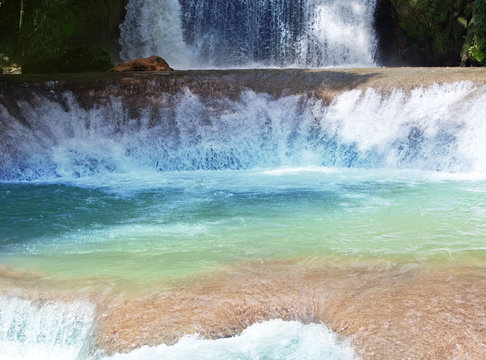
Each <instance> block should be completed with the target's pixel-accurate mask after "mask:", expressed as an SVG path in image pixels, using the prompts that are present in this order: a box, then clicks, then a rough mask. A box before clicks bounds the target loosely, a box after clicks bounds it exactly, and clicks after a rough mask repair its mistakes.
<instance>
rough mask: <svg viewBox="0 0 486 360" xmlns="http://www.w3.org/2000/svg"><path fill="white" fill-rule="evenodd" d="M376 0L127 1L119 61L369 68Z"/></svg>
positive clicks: (188, 65)
mask: <svg viewBox="0 0 486 360" xmlns="http://www.w3.org/2000/svg"><path fill="white" fill-rule="evenodd" d="M374 8H375V0H349V1H339V0H297V1H285V0H238V1H226V0H204V1H201V0H196V1H195V0H182V1H178V0H164V1H160V0H130V1H129V3H128V5H127V16H126V19H125V22H124V23H123V24H122V25H121V27H120V28H121V38H120V44H121V46H122V52H121V58H122V59H124V60H130V59H134V58H137V57H146V56H150V55H153V54H156V55H159V56H162V57H165V58H166V59H167V60H168V61H169V63H170V64H172V65H173V66H175V67H177V68H179V69H182V68H192V69H197V68H229V67H244V68H249V67H251V68H253V67H289V66H292V67H313V68H317V67H323V66H337V65H347V66H351V65H354V66H359V65H361V66H372V65H373V64H374V53H375V47H376V40H375V33H374V29H373V12H374Z"/></svg>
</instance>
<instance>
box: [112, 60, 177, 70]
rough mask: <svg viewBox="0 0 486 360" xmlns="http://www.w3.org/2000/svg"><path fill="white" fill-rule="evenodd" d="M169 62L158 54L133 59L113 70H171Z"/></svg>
mask: <svg viewBox="0 0 486 360" xmlns="http://www.w3.org/2000/svg"><path fill="white" fill-rule="evenodd" d="M173 70H174V69H172V68H171V67H170V66H169V64H167V62H166V61H165V60H164V59H162V58H161V57H160V56H150V57H148V58H139V59H135V60H132V61H129V62H126V63H123V64H120V65H117V66H115V67H114V68H113V71H118V72H125V71H173Z"/></svg>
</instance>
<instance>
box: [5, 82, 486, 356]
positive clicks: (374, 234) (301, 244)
mask: <svg viewBox="0 0 486 360" xmlns="http://www.w3.org/2000/svg"><path fill="white" fill-rule="evenodd" d="M264 75H265V74H264V73H263V75H262V76H263V77H264ZM262 81H264V79H263V80H262ZM154 84H155V83H154ZM154 84H151V83H150V84H147V87H148V88H150V86H155V85H154ZM51 85H52V84H46V86H47V87H51ZM52 86H54V85H52ZM150 89H151V88H150ZM24 90H25V89H24ZM51 90H52V89H51ZM19 91H20V90H19ZM25 91H26V92H25V93H22V94H23V95H22V96H25V99H24V98H22V96H20V95H19V97H20V98H19V99H13V100H11V101H10V102H9V103H6V105H5V106H4V105H2V104H0V115H1V116H0V125H1V126H2V132H1V133H0V210H1V211H0V275H1V276H2V277H0V280H1V281H3V280H5V279H6V282H7V283H8V284H9V285H10V286H9V287H8V288H5V289H1V290H2V294H1V295H4V297H1V298H0V350H2V349H4V350H3V352H4V353H7V354H8V356H9V357H7V358H8V359H16V360H17V359H29V358H31V357H32V354H38V355H39V358H44V359H75V358H76V359H91V358H92V357H93V356H94V355H93V354H95V353H96V352H97V350H100V349H97V348H96V344H95V343H93V342H92V336H94V335H93V334H95V333H96V322H97V320H99V318H97V316H103V315H100V314H97V313H96V307H97V305H99V304H92V303H89V302H88V301H87V299H86V298H84V297H83V292H82V291H83V290H80V291H81V293H78V292H76V291H77V290H79V289H87V288H88V289H89V291H92V292H96V291H98V292H101V293H103V294H104V293H107V292H109V291H112V290H113V291H114V293H117V291H118V290H120V289H121V290H123V291H124V290H127V289H128V290H130V289H134V288H137V287H138V288H142V289H143V290H144V291H146V292H150V291H155V289H160V288H161V284H163V285H164V286H165V284H164V282H167V283H168V284H174V283H176V284H178V285H180V286H182V287H183V286H184V284H186V286H190V285H189V284H191V282H190V280H194V279H199V278H198V276H201V275H205V274H217V273H218V270H222V269H228V268H231V267H232V266H233V268H235V269H238V264H242V263H243V264H245V263H250V264H251V263H253V262H260V263H265V262H266V261H272V260H277V261H281V260H283V261H284V262H286V263H290V264H292V262H296V261H303V262H304V263H309V264H317V266H319V265H323V264H333V263H334V262H337V261H339V260H343V259H344V260H345V262H346V264H345V266H348V269H349V268H352V267H353V266H354V265H357V266H360V265H362V264H364V265H365V266H366V264H369V263H372V262H373V261H375V260H378V261H381V262H385V263H390V264H394V263H401V264H403V263H405V264H429V265H430V264H434V265H435V264H437V263H440V264H454V266H457V267H461V266H462V265H468V266H474V265H475V264H479V265H481V266H483V267H484V264H485V260H486V245H485V241H484V239H485V238H486V225H485V221H484V219H486V176H485V174H486V162H485V157H484V154H486V146H485V144H486V143H485V142H484V138H485V137H486V122H485V121H484V116H485V114H486V105H485V104H486V87H484V86H479V87H477V86H475V85H474V84H473V83H469V82H461V83H454V84H444V85H434V86H431V87H429V88H425V89H414V90H411V91H398V90H397V91H392V92H381V90H379V89H367V90H352V91H348V92H344V93H342V94H341V95H338V96H336V98H335V99H334V100H333V101H331V103H330V104H329V103H327V102H325V101H322V100H321V99H319V98H317V97H313V96H311V95H308V94H307V95H288V96H287V95H282V96H281V97H279V98H276V97H274V96H272V95H269V94H262V93H257V92H254V91H250V90H245V89H242V90H241V91H240V93H239V95H238V94H236V95H235V96H234V97H231V98H230V97H225V96H220V97H215V98H213V97H211V96H210V94H206V95H204V96H203V95H198V94H193V93H191V91H189V90H188V89H185V90H183V91H182V92H180V93H177V94H176V93H162V94H160V93H158V92H157V89H156V88H153V89H151V93H153V98H150V99H149V100H150V101H148V102H146V103H145V104H146V108H141V109H138V108H136V106H135V105H136V104H132V105H131V106H134V108H131V107H128V108H125V107H124V106H125V102H124V99H121V98H116V97H113V98H105V99H104V100H103V101H104V102H99V103H95V102H93V104H92V106H91V107H90V106H88V105H87V104H86V103H89V101H86V99H83V95H82V94H81V95H80V98H79V99H78V98H77V97H76V94H74V93H72V92H64V93H56V92H55V91H54V90H52V91H45V92H43V91H41V90H39V91H38V93H37V92H36V91H37V90H35V89H34V90H32V91H33V93H30V92H29V91H30V90H25ZM132 95H133V94H130V93H127V94H126V97H127V99H128V98H130V97H131V96H132ZM26 99H28V100H29V101H27V100H26ZM32 99H35V101H34V100H32ZM0 100H2V101H3V100H4V99H3V98H2V99H0ZM12 109H14V110H15V111H13V110H12ZM385 271H386V267H385ZM25 278H26V279H28V280H29V281H26V282H23V280H24V279H25ZM32 279H33V280H32ZM16 280H19V282H18V283H17V282H16ZM40 280H47V281H40ZM50 280H52V281H50ZM185 280H187V281H185ZM40 283H42V285H41V284H40ZM12 284H13V285H12ZM59 284H62V286H65V284H68V286H70V287H71V288H72V289H74V291H73V292H72V293H74V294H75V299H74V300H76V301H75V302H73V299H72V298H69V299H68V300H66V299H65V298H62V296H60V297H59V299H57V298H55V296H56V295H55V294H56V291H57V290H58V289H57V288H56V286H60V287H62V286H61V285H59ZM17 286H18V287H19V288H18V289H16V287H17ZM42 286H47V287H49V286H51V287H53V288H52V289H48V290H52V291H51V294H54V295H51V296H54V298H55V299H52V300H46V299H45V298H44V297H42V296H40V295H39V296H37V295H36V294H37V293H36V291H40V290H39V289H37V287H39V288H42ZM164 286H162V287H164ZM22 287H26V289H23V288H22ZM164 288H166V287H164ZM63 289H65V287H64V288H63ZM22 290H25V293H22ZM42 290H45V289H44V288H42ZM250 290H251V289H250ZM89 291H88V292H89ZM123 291H120V292H119V293H117V294H121V293H123ZM19 292H20V293H21V295H22V296H24V297H27V299H25V298H22V297H17V295H18V293H19ZM47 292H49V291H47ZM250 292H251V291H250ZM25 294H27V295H25ZM71 296H72V294H71ZM101 298H102V297H101ZM101 298H100V299H101ZM66 301H67V302H66ZM97 301H98V300H97ZM99 301H103V300H99ZM51 305H52V306H51ZM72 314H74V315H72ZM73 316H74V317H73ZM254 326H256V328H254V327H253V326H252V327H250V328H248V333H244V334H242V335H241V337H235V338H232V340H228V341H226V339H219V340H216V341H215V342H211V341H208V340H204V339H201V338H198V337H189V338H184V339H182V340H181V342H180V343H178V344H177V345H175V346H174V347H167V346H165V345H161V346H158V347H154V348H142V349H138V350H135V351H134V352H132V353H130V354H127V355H116V354H115V355H114V356H115V358H120V359H125V358H130V359H137V358H149V359H151V358H154V359H159V358H165V357H168V358H175V359H178V358H184V356H186V355H185V354H187V352H191V351H200V352H201V354H202V355H201V356H203V355H204V356H206V355H207V356H206V357H207V358H211V356H213V358H214V357H216V358H219V357H223V358H225V357H226V358H229V357H231V356H233V355H234V357H236V358H238V357H241V358H245V356H254V357H261V358H269V359H272V358H280V357H283V358H289V359H292V358H299V356H300V357H301V358H306V356H307V355H308V356H307V357H308V358H321V357H324V358H326V359H327V358H328V359H334V358H336V359H348V358H353V357H354V355H353V351H352V350H350V348H349V346H348V345H347V343H342V342H341V340H340V339H338V338H337V337H335V336H334V334H333V333H330V331H329V330H328V329H327V328H326V327H325V326H324V325H322V324H319V325H316V326H314V325H305V326H304V325H302V324H298V323H290V324H289V323H285V324H281V323H264V324H263V325H261V327H259V326H260V325H258V324H257V325H254ZM282 328H285V329H286V331H285V333H282V332H281V329H282ZM46 329H47V330H48V331H47V330H46ZM73 329H74V330H76V331H75V332H73ZM255 329H256V330H255ZM303 333H305V334H307V335H305V336H301V334H303ZM248 334H249V335H248ZM265 334H267V335H265ZM268 334H269V335H268ZM326 334H327V335H326ZM328 335H329V336H328ZM262 339H263V340H262ZM148 340H151V339H148ZM148 340H147V339H143V341H146V342H147V341H148ZM260 340H262V341H261V342H259V341H260ZM254 343H257V344H258V346H257V347H256V348H255V347H254V348H252V347H251V346H250V345H251V344H254ZM277 343H278V344H277ZM311 343H312V344H318V345H319V346H316V347H315V348H314V347H313V345H309V344H311ZM269 344H277V345H274V346H272V347H269ZM93 346H94V347H95V348H94V349H93V348H92V347H93ZM130 349H131V348H130ZM123 350H127V349H126V348H124V349H123ZM233 350H234V351H235V353H232V352H231V351H233ZM274 350H275V352H273V351H274ZM314 350H315V351H314ZM7 351H8V352H7ZM0 354H1V352H0ZM167 354H169V355H167ZM231 354H233V355H231ZM248 354H250V355H248ZM251 354H253V355H251ZM282 354H283V355H282ZM103 356H104V354H102V355H99V356H98V357H99V358H101V357H103Z"/></svg>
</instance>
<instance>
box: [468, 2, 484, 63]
mask: <svg viewBox="0 0 486 360" xmlns="http://www.w3.org/2000/svg"><path fill="white" fill-rule="evenodd" d="M469 45H470V47H469V49H468V54H469V57H470V58H471V60H472V61H474V62H476V63H478V64H486V0H475V1H474V36H473V41H472V43H471V44H469Z"/></svg>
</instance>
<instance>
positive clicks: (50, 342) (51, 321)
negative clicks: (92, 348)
mask: <svg viewBox="0 0 486 360" xmlns="http://www.w3.org/2000/svg"><path fill="white" fill-rule="evenodd" d="M93 318H94V306H93V305H92V304H89V303H85V302H75V303H62V302H57V301H45V302H38V303H35V302H33V301H29V300H24V299H19V298H13V297H6V296H0V359H1V360H32V359H36V360H58V359H59V360H75V359H79V358H82V357H83V356H84V353H85V351H87V346H88V345H89V344H88V339H89V336H90V334H91V326H92V322H93Z"/></svg>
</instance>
